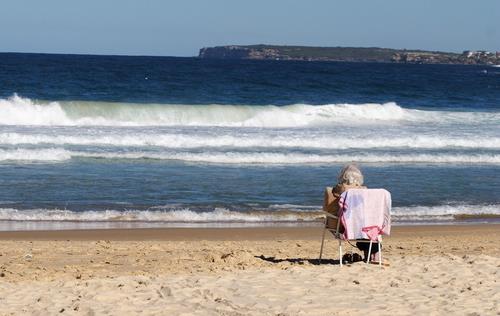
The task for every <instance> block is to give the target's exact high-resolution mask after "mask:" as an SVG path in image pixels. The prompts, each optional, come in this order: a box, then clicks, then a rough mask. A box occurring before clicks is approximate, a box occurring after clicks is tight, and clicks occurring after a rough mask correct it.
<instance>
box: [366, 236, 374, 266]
mask: <svg viewBox="0 0 500 316" xmlns="http://www.w3.org/2000/svg"><path fill="white" fill-rule="evenodd" d="M372 243H373V241H371V240H370V247H368V256H367V258H366V264H368V263H370V257H371V255H372Z"/></svg>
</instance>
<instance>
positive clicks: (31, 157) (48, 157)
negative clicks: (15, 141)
mask: <svg viewBox="0 0 500 316" xmlns="http://www.w3.org/2000/svg"><path fill="white" fill-rule="evenodd" d="M71 157H72V155H71V152H70V151H68V150H65V149H61V148H49V149H7V150H6V149H0V161H54V162H55V161H64V160H69V159H71Z"/></svg>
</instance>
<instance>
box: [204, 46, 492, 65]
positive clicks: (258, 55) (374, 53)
mask: <svg viewBox="0 0 500 316" xmlns="http://www.w3.org/2000/svg"><path fill="white" fill-rule="evenodd" d="M199 57H200V58H210V59H253V60H305V61H351V62H393V63H414V64H468V65H498V64H500V53H499V52H496V53H490V52H484V51H478V52H474V51H465V52H463V53H462V54H456V53H446V52H430V51H419V50H417V51H407V50H396V49H389V48H378V47H307V46H271V45H249V46H239V45H231V46H217V47H206V48H202V49H200V53H199Z"/></svg>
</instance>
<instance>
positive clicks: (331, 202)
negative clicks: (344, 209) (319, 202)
mask: <svg viewBox="0 0 500 316" xmlns="http://www.w3.org/2000/svg"><path fill="white" fill-rule="evenodd" d="M335 200H336V198H335V197H334V195H333V191H332V188H331V187H327V188H326V189H325V195H324V198H323V211H325V212H328V213H331V214H334V215H337V209H338V205H337V203H336V202H335ZM336 206H337V207H336Z"/></svg>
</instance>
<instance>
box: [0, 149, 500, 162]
mask: <svg viewBox="0 0 500 316" xmlns="http://www.w3.org/2000/svg"><path fill="white" fill-rule="evenodd" d="M72 158H93V159H151V160H172V161H185V162H197V163H214V164H263V165H272V164H280V165H282V164H307V163H312V164H327V163H345V162H359V163H430V164H439V163H466V164H467V163H480V164H500V154H470V155H463V154H365V155H363V154H354V155H349V154H338V155H318V154H304V153H272V152H244V153H242V152H223V153H222V152H214V153H210V152H203V153H191V152H181V153H179V152H165V153H161V152H160V153H156V152H84V151H71V150H66V149H62V148H48V149H7V150H5V149H0V161H28V162H29V161H35V162H43V161H47V162H51V161H54V162H57V161H65V160H70V159H72Z"/></svg>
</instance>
